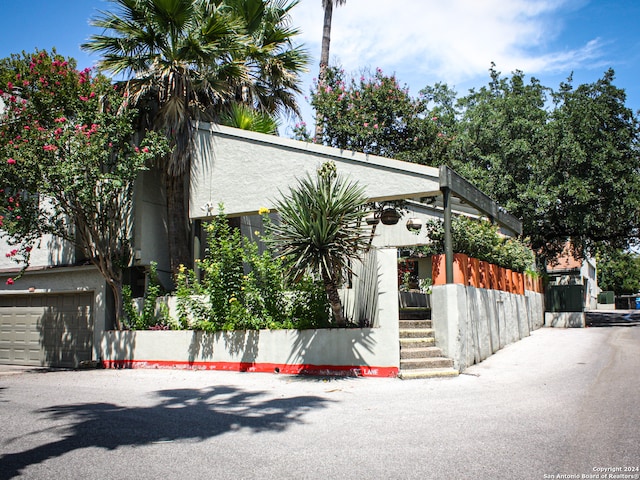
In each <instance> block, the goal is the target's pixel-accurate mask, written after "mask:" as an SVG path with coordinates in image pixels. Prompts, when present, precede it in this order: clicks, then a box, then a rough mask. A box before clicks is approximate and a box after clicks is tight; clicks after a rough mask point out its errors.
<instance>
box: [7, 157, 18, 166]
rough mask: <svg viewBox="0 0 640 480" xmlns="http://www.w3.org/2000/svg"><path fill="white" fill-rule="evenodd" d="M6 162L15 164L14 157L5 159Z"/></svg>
mask: <svg viewBox="0 0 640 480" xmlns="http://www.w3.org/2000/svg"><path fill="white" fill-rule="evenodd" d="M7 163H8V164H9V165H15V164H16V159H15V158H9V159H7Z"/></svg>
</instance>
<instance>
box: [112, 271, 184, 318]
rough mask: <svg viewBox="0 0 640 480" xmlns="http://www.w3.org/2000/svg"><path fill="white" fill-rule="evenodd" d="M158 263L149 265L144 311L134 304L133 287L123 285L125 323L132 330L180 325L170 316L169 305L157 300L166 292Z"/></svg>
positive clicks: (143, 303) (143, 304)
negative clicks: (161, 281)
mask: <svg viewBox="0 0 640 480" xmlns="http://www.w3.org/2000/svg"><path fill="white" fill-rule="evenodd" d="M157 267H158V265H157V264H156V263H155V262H151V265H150V267H149V284H148V285H147V288H146V291H145V294H144V297H143V300H142V311H141V312H138V309H137V308H136V306H135V305H134V304H133V298H132V293H131V287H130V286H129V285H125V286H123V287H122V298H123V302H124V314H125V319H124V322H125V325H126V326H127V327H128V328H129V329H131V330H149V329H155V330H169V329H175V328H177V327H178V326H177V325H175V324H174V322H172V321H171V319H170V317H169V308H168V307H167V305H160V306H159V307H158V305H157V303H158V302H157V300H158V298H159V297H161V296H162V295H163V294H164V290H163V288H162V286H161V285H160V281H159V279H158V268H157Z"/></svg>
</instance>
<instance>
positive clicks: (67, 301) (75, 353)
mask: <svg viewBox="0 0 640 480" xmlns="http://www.w3.org/2000/svg"><path fill="white" fill-rule="evenodd" d="M93 298H94V293H93V292H78V293H72V294H71V293H70V294H55V295H47V294H28V295H11V296H0V363H2V364H9V365H29V366H46V367H71V368H73V367H77V366H78V365H79V364H80V362H82V361H85V360H91V353H92V349H93Z"/></svg>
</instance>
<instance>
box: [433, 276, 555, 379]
mask: <svg viewBox="0 0 640 480" xmlns="http://www.w3.org/2000/svg"><path fill="white" fill-rule="evenodd" d="M431 300H432V305H433V309H432V319H433V328H434V330H435V335H436V344H437V345H438V346H439V347H440V348H441V349H442V351H443V353H444V355H445V356H447V357H449V358H451V359H453V361H454V366H455V368H457V369H458V370H460V371H463V370H464V369H465V368H467V367H469V366H470V365H473V364H474V363H478V362H481V361H482V360H484V359H485V358H487V357H489V356H490V355H492V354H493V353H495V352H497V351H498V350H500V349H501V348H503V347H505V346H506V345H508V344H510V343H513V342H516V341H518V340H520V339H522V338H524V337H526V336H529V334H530V332H531V331H533V330H535V329H538V328H540V327H542V325H543V322H544V297H543V295H542V294H540V293H535V292H532V291H525V294H524V295H518V294H514V293H508V292H503V291H498V290H488V289H483V288H475V287H469V286H464V285H460V284H449V285H438V286H434V287H433V293H432V298H431Z"/></svg>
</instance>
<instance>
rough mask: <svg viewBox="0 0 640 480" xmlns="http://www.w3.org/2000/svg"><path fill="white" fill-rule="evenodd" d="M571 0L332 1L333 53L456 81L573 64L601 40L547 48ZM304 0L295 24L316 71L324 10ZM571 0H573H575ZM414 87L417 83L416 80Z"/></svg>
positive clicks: (317, 1) (352, 65)
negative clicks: (492, 66)
mask: <svg viewBox="0 0 640 480" xmlns="http://www.w3.org/2000/svg"><path fill="white" fill-rule="evenodd" d="M570 2H571V0H508V1H505V0H393V1H392V0H347V2H346V4H344V5H342V6H339V7H337V8H335V9H334V12H333V23H332V34H331V61H332V62H335V61H337V62H338V63H340V64H341V65H342V66H343V67H344V68H345V69H346V70H347V71H356V70H358V69H361V68H363V67H381V68H382V69H383V70H384V71H385V72H389V73H390V72H396V73H397V74H398V77H399V79H400V81H401V82H407V83H410V84H411V83H413V82H412V80H413V79H417V78H421V79H423V81H422V82H421V85H420V86H424V85H427V84H430V83H435V82H438V81H442V82H446V83H448V84H450V85H455V84H458V83H461V82H467V81H469V80H471V79H473V78H477V77H479V76H486V74H487V70H488V68H489V66H490V64H491V62H495V63H496V65H497V67H498V69H499V70H500V71H503V72H510V71H513V70H516V69H519V70H522V71H524V72H525V73H526V74H528V75H540V74H544V73H550V72H558V71H562V70H565V71H567V70H571V69H574V68H577V67H579V66H582V65H583V64H584V63H585V62H592V61H594V60H595V59H597V58H598V57H599V55H600V53H601V42H600V40H598V39H592V40H591V41H590V42H588V43H587V44H585V45H580V46H577V47H569V48H564V49H562V50H560V51H554V50H552V49H551V48H552V47H551V46H552V45H553V41H554V40H555V39H557V38H558V36H559V34H560V33H561V32H562V24H561V18H562V17H561V15H560V14H561V12H562V9H563V8H567V7H568V6H570ZM321 3H322V2H321V0H303V1H302V2H301V3H300V5H298V6H297V7H296V8H295V9H294V10H293V16H294V24H295V25H296V26H299V27H300V29H301V30H302V32H303V34H302V41H304V43H305V44H306V45H307V47H308V48H309V50H310V52H311V54H312V55H313V56H314V63H313V64H312V65H311V67H310V68H311V71H312V73H313V74H314V75H315V74H316V72H317V61H318V57H319V54H320V40H321V33H322V19H323V10H322V7H321ZM574 4H575V1H574ZM416 87H418V85H416Z"/></svg>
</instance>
